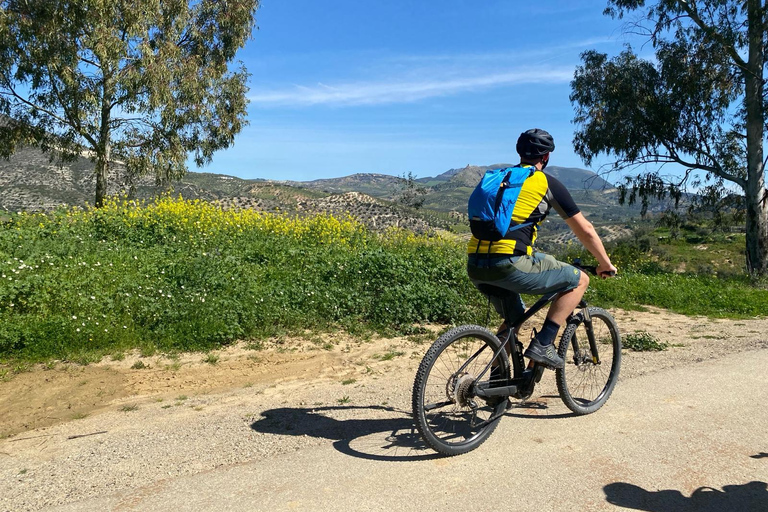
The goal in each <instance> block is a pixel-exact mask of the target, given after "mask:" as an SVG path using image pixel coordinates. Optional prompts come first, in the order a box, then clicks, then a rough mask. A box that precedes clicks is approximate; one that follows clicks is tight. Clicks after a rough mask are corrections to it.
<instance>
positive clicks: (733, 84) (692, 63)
mask: <svg viewBox="0 0 768 512" xmlns="http://www.w3.org/2000/svg"><path fill="white" fill-rule="evenodd" d="M605 13H606V14H608V15H611V16H613V17H614V18H622V19H624V20H626V21H627V23H628V26H629V27H630V28H631V29H632V30H635V31H639V32H644V33H645V34H646V35H647V37H648V41H649V42H650V48H651V49H652V50H653V54H654V55H653V57H652V58H650V59H648V58H646V59H644V58H641V57H640V56H638V55H637V54H636V53H635V52H634V51H633V50H632V48H629V47H628V48H627V49H625V51H623V52H622V53H621V54H620V55H618V56H616V57H613V58H611V59H609V58H608V56H607V55H606V54H602V53H598V52H596V51H588V52H585V53H584V54H583V55H582V65H581V66H579V67H578V68H577V70H576V74H575V77H574V80H573V82H572V84H571V87H572V92H571V101H572V103H573V104H574V107H575V117H574V122H575V124H576V125H577V131H576V135H575V138H574V145H575V148H576V151H577V152H578V153H579V155H580V156H581V157H582V159H583V160H584V161H585V162H586V163H587V164H590V163H591V162H592V161H593V159H594V158H595V157H596V156H598V155H600V154H603V155H606V156H608V157H609V158H610V159H611V160H613V164H612V165H611V166H610V167H611V168H612V169H627V168H629V167H633V166H642V165H643V164H653V166H652V168H651V169H652V170H650V171H649V170H647V169H648V168H649V167H646V168H645V169H646V170H644V171H641V172H639V173H638V174H637V175H635V176H632V177H629V178H628V179H627V183H626V185H625V188H624V190H623V192H625V193H626V192H629V193H630V197H632V198H634V197H636V195H639V196H640V197H642V199H643V200H644V201H647V199H648V197H651V196H659V197H661V196H663V195H665V194H672V195H673V196H674V197H676V198H678V199H679V198H680V194H681V191H682V190H684V189H685V187H686V185H693V186H694V187H696V188H699V189H701V190H706V191H708V192H722V191H724V190H728V188H729V187H727V186H726V185H727V184H728V183H730V184H731V186H730V188H735V189H736V190H739V191H740V193H743V195H744V204H745V206H746V215H745V221H746V255H747V258H746V260H747V268H748V270H749V271H750V272H754V273H760V274H765V273H768V191H767V190H766V188H765V173H766V170H765V169H766V160H765V150H764V146H765V142H766V133H767V132H766V130H767V129H768V127H767V126H766V111H767V110H768V97H766V94H767V92H768V91H767V90H766V86H765V81H766V40H767V39H768V1H761V0H741V1H735V0H658V1H655V2H645V1H643V0H609V2H608V7H607V8H606V10H605ZM667 163H673V164H678V165H680V166H682V168H683V169H684V172H683V173H682V175H678V176H676V177H675V176H674V175H673V176H664V175H662V173H661V167H663V165H664V164H667ZM646 204H647V203H646Z"/></svg>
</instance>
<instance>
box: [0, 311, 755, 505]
mask: <svg viewBox="0 0 768 512" xmlns="http://www.w3.org/2000/svg"><path fill="white" fill-rule="evenodd" d="M617 317H618V319H619V323H620V325H621V326H622V328H623V329H624V331H625V332H627V331H630V332H631V331H632V330H634V329H635V326H638V327H637V328H642V329H643V330H647V331H649V332H652V333H654V334H655V335H657V336H658V337H660V338H661V339H662V340H664V341H668V342H673V343H675V344H676V345H678V346H676V347H673V348H670V349H669V350H667V351H665V352H659V353H634V352H628V353H626V354H625V357H624V361H623V363H624V366H623V369H622V379H621V381H620V383H619V386H618V387H617V389H616V391H615V392H614V395H613V396H612V397H611V399H610V401H609V402H608V404H607V405H606V406H605V407H604V408H603V409H602V410H600V411H599V412H598V413H596V414H593V415H590V416H586V417H571V416H570V415H569V414H568V411H567V409H565V407H564V406H563V405H562V404H561V403H560V401H559V399H558V398H556V397H555V395H556V393H555V389H554V378H553V374H552V373H548V374H547V375H546V377H545V379H544V380H543V381H542V386H540V387H539V388H537V394H536V396H534V397H533V399H532V400H531V401H530V402H529V403H527V404H526V405H525V406H524V407H520V408H515V409H512V410H510V411H509V413H508V414H507V417H506V418H504V419H503V420H502V422H501V425H500V426H499V428H498V429H497V431H496V432H495V433H494V434H493V436H491V438H490V439H489V440H488V441H487V442H486V443H485V444H484V445H483V446H482V447H480V448H479V449H478V450H476V451H475V452H472V453H470V454H468V455H465V456H461V457H456V458H449V459H447V458H438V457H436V456H435V455H434V454H433V453H431V452H430V451H429V450H427V449H425V448H424V447H423V445H422V444H421V442H420V440H419V439H418V437H417V436H416V435H415V434H414V432H413V429H412V423H411V420H410V417H409V408H410V404H409V402H410V386H411V383H412V378H413V373H414V370H415V368H416V366H417V365H418V360H419V358H420V356H421V354H423V352H424V350H425V349H426V346H427V344H426V342H424V341H423V340H416V339H411V340H408V339H398V340H373V341H370V342H360V343H355V342H352V341H351V340H344V341H339V342H337V343H336V345H334V347H333V348H332V349H331V350H324V349H322V348H321V349H317V350H311V348H312V347H313V346H323V345H322V344H321V343H317V342H315V343H311V342H310V343H309V344H308V345H307V346H304V347H303V348H302V349H301V350H297V351H295V352H291V351H285V349H284V348H283V350H282V351H281V350H280V348H279V347H278V348H275V347H273V348H271V349H268V350H263V351H261V352H258V353H257V355H258V357H259V358H260V360H256V359H255V358H251V359H248V356H249V355H250V356H252V355H253V353H238V352H237V351H233V352H231V353H222V354H221V360H220V361H219V362H218V363H217V364H216V365H210V364H205V363H201V362H200V356H199V355H198V356H197V358H196V362H194V363H193V362H189V363H184V364H181V366H180V367H179V368H177V369H175V370H174V369H170V370H167V369H165V368H164V367H163V366H161V364H162V361H161V360H160V359H159V358H158V359H156V360H152V361H150V362H149V363H148V364H149V366H153V368H154V370H155V372H156V373H154V374H153V373H150V372H151V371H152V368H150V369H149V370H147V369H144V370H130V365H131V361H130V360H126V361H124V362H121V363H119V364H117V366H115V365H111V364H110V363H105V364H104V365H101V366H99V365H92V366H93V368H92V370H88V368H91V367H85V368H86V369H85V370H84V371H81V370H77V371H80V372H81V374H80V375H79V376H78V377H77V378H76V379H74V380H73V382H71V383H70V385H69V389H70V390H74V391H73V394H74V395H77V393H78V391H77V389H78V388H83V387H86V388H87V387H88V386H89V384H88V383H89V382H90V381H89V379H90V375H91V374H90V373H89V372H90V371H93V372H94V373H93V375H96V374H97V373H98V374H99V375H101V376H103V375H107V374H109V375H111V374H112V373H115V374H117V375H121V376H122V377H121V378H122V379H124V381H126V382H136V381H134V380H131V379H135V378H136V377H135V375H137V374H138V375H143V377H141V379H143V380H142V381H141V382H142V384H141V385H142V386H145V387H143V388H141V390H142V392H141V393H139V394H132V393H130V392H128V391H125V389H124V388H121V387H120V386H118V385H116V384H114V383H113V385H114V389H118V390H122V391H118V392H116V394H117V395H118V397H117V398H114V399H111V401H110V400H107V399H106V398H105V400H104V401H103V403H101V402H98V400H96V402H95V403H96V404H97V405H96V406H94V408H93V409H91V410H90V412H87V413H84V414H85V415H84V416H83V417H82V418H80V419H75V420H71V421H66V422H64V423H58V424H50V425H49V426H46V427H42V428H37V429H33V430H23V431H20V430H19V427H18V426H16V427H14V428H15V429H16V434H15V435H12V436H10V437H7V438H6V439H4V440H2V441H0V461H2V465H0V510H13V511H16V510H39V509H50V510H171V509H172V510H211V509H216V510H230V509H231V510H235V509H238V510H239V509H243V508H247V509H251V510H385V509H395V510H445V509H448V508H449V507H450V508H454V507H458V508H460V509H466V508H470V507H472V508H477V509H482V510H488V509H491V508H499V507H500V506H503V507H504V508H507V509H511V510H619V509H621V508H622V507H623V508H626V509H638V510H705V511H707V510H724V509H732V510H768V491H766V482H768V436H767V435H766V432H765V425H766V423H768V409H767V408H766V407H765V403H766V399H768V379H766V374H765V368H766V363H768V350H765V348H767V347H768V342H766V340H767V339H768V321H766V320H750V321H740V322H725V321H709V320H704V319H689V318H685V317H680V316H677V315H671V314H668V313H665V312H661V311H654V312H647V313H636V312H633V313H622V312H617ZM420 341H421V343H420ZM190 357H191V356H190ZM128 359H130V358H128ZM270 361H271V362H272V363H274V364H270ZM250 363H253V364H254V365H255V366H253V367H252V368H249V367H248V364H250ZM120 365H123V366H125V367H126V368H123V367H122V366H120ZM249 370H250V373H249ZM67 371H69V372H70V373H71V372H72V370H66V369H63V368H61V369H59V370H47V372H48V377H44V376H45V375H46V371H45V370H36V371H35V372H31V373H30V374H21V375H18V376H16V377H14V378H13V379H11V380H10V381H9V382H4V383H2V384H0V386H2V387H0V397H2V396H3V394H5V396H9V395H13V393H14V390H16V391H17V392H19V393H21V392H24V390H25V389H26V388H25V386H32V385H33V383H34V382H35V380H34V379H35V377H34V375H39V376H43V377H39V378H48V379H52V377H51V375H53V374H51V373H50V372H67ZM99 372H100V373H99ZM105 372H106V373H105ZM140 372H145V373H143V374H142V373H140ZM195 372H197V373H195ZM220 372H223V373H228V374H230V375H234V374H236V375H239V376H240V377H242V378H250V380H249V381H247V382H246V381H243V382H244V383H240V381H238V380H237V379H239V378H240V377H238V378H237V379H234V381H233V382H230V383H229V384H228V385H229V386H230V388H229V389H228V390H227V391H216V386H218V385H224V386H226V385H227V384H226V383H224V382H222V381H223V380H226V379H225V378H224V377H221V376H218V377H216V375H219V373H220ZM25 375H26V377H24V376H25ZM171 375H175V377H172V376H171ZM193 375H196V376H197V377H196V378H198V379H199V380H198V381H195V378H194V377H193ZM77 379H82V380H77ZM153 379H155V380H153ZM83 381H85V382H86V383H85V384H81V382H83ZM42 382H44V380H43V381H42ZM151 382H155V383H156V384H151ZM163 383H165V384H163ZM168 383H170V384H168ZM60 384H61V383H60ZM233 384H235V385H238V384H239V385H238V386H237V388H236V389H234V386H233ZM102 385H103V386H107V385H108V379H105V380H104V383H103V384H102ZM194 385H197V386H198V388H200V389H201V390H202V389H203V388H205V389H206V391H207V392H198V393H194V392H191V391H189V390H190V389H194V387H193V386H194ZM133 386H138V384H133ZM60 387H61V388H62V389H66V388H67V386H64V385H63V384H62V385H61V386H60ZM43 388H44V385H42V384H39V383H38V388H37V389H38V392H39V393H38V394H43V395H45V394H46V393H44V392H42V391H41V389H43ZM94 389H98V388H94ZM185 390H186V391H185ZM182 392H184V393H185V394H180V393H182ZM56 393H59V394H55V396H56V397H58V399H59V401H61V398H62V397H65V396H66V394H62V393H64V392H61V391H57V392H56ZM28 395H29V396H30V397H32V396H34V395H35V393H33V392H31V391H29V392H28ZM30 400H32V399H31V398H30ZM49 400H50V397H49ZM94 400H95V399H93V398H91V399H90V401H89V403H91V402H94ZM2 403H3V404H5V401H3V402H2ZM30 404H32V402H30ZM3 406H4V407H5V405H3ZM47 407H53V406H50V405H49V406H47ZM34 410H37V409H35V408H34V407H33V408H28V409H27V411H26V414H27V415H28V416H29V417H33V416H34ZM61 410H62V409H61V408H60V409H58V410H57V409H55V408H52V409H51V410H50V411H49V413H50V414H49V415H51V414H52V415H57V414H61ZM64 410H67V409H64ZM69 410H71V409H69ZM56 411H58V412H56ZM3 412H4V414H3V416H0V417H2V418H3V420H2V423H1V424H0V426H2V427H3V428H5V429H10V425H11V424H12V423H13V422H14V421H15V423H13V425H17V424H18V419H16V420H11V419H10V418H9V416H7V415H6V414H8V413H7V412H5V411H3ZM10 413H11V414H13V415H14V417H15V416H16V415H20V414H21V415H23V414H25V411H24V409H22V408H17V409H14V410H12V411H10ZM35 421H37V420H35Z"/></svg>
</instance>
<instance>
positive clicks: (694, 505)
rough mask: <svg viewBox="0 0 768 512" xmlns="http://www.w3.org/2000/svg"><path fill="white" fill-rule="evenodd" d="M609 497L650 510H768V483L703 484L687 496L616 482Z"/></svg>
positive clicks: (608, 488)
mask: <svg viewBox="0 0 768 512" xmlns="http://www.w3.org/2000/svg"><path fill="white" fill-rule="evenodd" d="M603 490H604V491H605V499H606V501H607V502H608V503H611V504H612V505H617V506H620V507H624V508H630V509H634V510H645V511H647V512H671V511H674V512H723V511H725V510H733V511H739V512H753V511H754V512H757V511H766V510H768V484H766V483H765V482H758V481H754V482H749V483H746V484H742V485H726V486H723V488H722V489H714V488H712V487H699V488H698V489H696V490H695V491H693V493H692V494H691V495H690V496H689V497H686V496H685V495H683V493H681V492H680V491H677V490H673V489H665V490H662V491H647V490H645V489H643V488H642V487H638V486H637V485H633V484H628V483H625V482H616V483H612V484H608V485H606V486H605V487H604V488H603Z"/></svg>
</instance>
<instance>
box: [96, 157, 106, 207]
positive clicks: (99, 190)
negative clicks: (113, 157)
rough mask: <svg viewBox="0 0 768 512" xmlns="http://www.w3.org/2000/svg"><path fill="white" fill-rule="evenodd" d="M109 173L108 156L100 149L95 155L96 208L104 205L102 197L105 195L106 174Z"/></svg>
mask: <svg viewBox="0 0 768 512" xmlns="http://www.w3.org/2000/svg"><path fill="white" fill-rule="evenodd" d="M108 173H109V157H108V156H107V155H105V154H104V153H103V152H102V150H100V151H99V154H98V155H97V157H96V200H95V201H94V205H95V206H96V208H101V207H102V206H104V197H105V196H106V195H107V174H108Z"/></svg>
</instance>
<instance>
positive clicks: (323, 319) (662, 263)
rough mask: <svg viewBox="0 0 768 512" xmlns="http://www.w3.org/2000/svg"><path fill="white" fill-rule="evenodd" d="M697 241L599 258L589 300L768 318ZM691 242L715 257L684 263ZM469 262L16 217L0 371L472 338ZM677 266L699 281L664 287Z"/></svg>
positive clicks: (0, 280)
mask: <svg viewBox="0 0 768 512" xmlns="http://www.w3.org/2000/svg"><path fill="white" fill-rule="evenodd" d="M699 230H700V228H699V227H691V228H688V227H683V228H682V236H681V237H680V239H679V240H677V241H674V243H671V242H670V243H666V242H665V243H662V242H654V243H655V245H654V246H653V247H651V249H650V250H648V249H647V248H645V246H644V245H643V243H641V242H642V240H646V239H647V240H656V238H657V235H658V231H649V230H645V231H641V232H638V234H637V237H635V238H632V239H630V240H628V241H627V242H624V243H621V244H618V245H614V246H609V252H610V254H611V257H612V259H613V261H614V262H616V264H617V266H618V267H619V271H620V274H619V277H618V278H616V279H610V280H600V279H597V278H593V279H592V281H591V283H592V284H591V287H590V290H589V291H588V296H587V298H588V300H589V301H590V302H592V303H594V304H597V305H600V306H604V307H622V308H628V309H632V308H637V307H640V306H641V305H644V304H651V305H654V306H658V307H662V308H668V309H671V310H673V311H677V312H681V313H685V314H697V315H714V316H724V317H738V316H755V315H764V314H765V312H766V311H768V290H766V289H765V286H763V287H760V286H756V287H753V286H752V282H751V281H750V280H749V278H747V277H743V276H739V275H737V273H736V272H734V273H733V274H728V273H726V272H724V271H723V270H722V269H721V268H718V269H715V270H714V271H712V272H709V273H708V274H707V275H703V274H702V269H703V268H704V266H705V265H707V264H709V263H708V262H709V260H711V259H712V257H713V254H715V253H714V251H720V250H722V251H730V252H727V253H724V254H734V251H735V249H734V247H736V246H738V245H739V243H740V241H741V240H742V239H741V238H739V237H740V236H743V235H737V236H735V238H733V239H732V240H728V237H729V236H731V235H725V234H722V233H712V234H707V235H706V236H707V237H708V238H701V237H702V236H703V235H700V234H699ZM688 237H699V238H697V241H699V242H701V241H703V243H706V244H707V245H708V247H711V248H712V249H711V250H707V251H704V250H701V251H699V250H694V249H691V247H690V245H687V246H686V245H684V244H685V242H686V239H687V238H688ZM718 240H720V242H718ZM718 244H719V245H718ZM465 250H466V249H465V245H464V243H462V242H457V241H454V240H450V239H444V238H439V237H428V236H417V235H414V234H413V233H409V232H406V231H401V230H390V231H388V232H386V233H383V234H381V233H374V232H372V231H370V230H368V229H367V228H365V227H363V226H362V225H360V224H358V223H356V222H353V221H349V220H338V219H335V218H333V217H329V216H318V217H310V218H304V219H294V218H288V217H283V216H278V215H268V214H260V213H257V212H253V211H243V212H232V211H223V210H221V209H218V208H215V207H213V206H211V205H209V204H207V203H202V202H189V201H177V200H171V199H162V200H158V201H157V202H155V203H151V204H147V205H144V206H141V205H134V204H131V203H125V202H114V203H113V202H107V204H106V205H105V206H104V208H101V209H99V210H86V211H81V210H69V211H64V210H62V211H57V212H54V213H52V214H48V215H42V214H39V215H38V214H36V215H27V214H22V215H16V216H14V217H13V218H12V220H10V221H9V222H6V223H4V224H2V225H0V360H5V361H10V362H13V361H32V362H34V361H46V360H49V359H51V358H57V359H64V360H70V361H81V362H84V363H85V362H88V361H93V360H97V359H98V358H99V357H100V356H104V355H112V356H113V358H115V359H118V358H120V357H122V354H124V353H125V352H127V351H129V350H132V349H139V350H140V351H141V352H142V353H144V354H150V353H154V352H155V351H159V352H161V353H176V352H179V351H200V352H203V353H207V352H210V351H213V350H216V349H218V348H220V347H221V346H223V345H226V344H228V343H232V342H233V341H236V340H239V339H245V340H251V341H252V345H251V347H252V348H253V349H256V350H258V349H260V348H263V346H264V343H263V341H264V340H266V339H268V338H274V337H284V336H285V335H287V334H302V333H304V332H305V330H306V329H311V330H312V331H315V332H322V331H336V330H338V329H340V328H341V329H345V330H346V331H347V332H349V333H351V334H353V335H354V336H358V337H365V336H367V335H369V334H370V333H371V332H373V331H378V332H381V333H384V334H394V333H398V334H402V335H414V334H416V335H423V334H424V330H423V329H420V328H419V327H418V326H419V325H421V324H425V323H435V324H447V325H451V324H458V323H481V324H482V323H484V322H485V318H486V312H487V310H488V309H487V308H488V306H487V301H486V300H485V299H484V298H483V297H482V296H481V295H480V293H479V292H477V291H476V290H475V288H474V287H473V286H472V284H471V283H470V282H469V279H468V278H467V276H466V254H465ZM665 251H666V252H665ZM686 251H687V252H688V253H690V254H689V255H688V256H687V258H688V261H689V262H691V263H689V265H692V266H693V265H695V268H690V269H689V270H690V272H691V273H676V272H674V271H673V270H675V267H677V266H679V264H680V263H679V261H680V260H682V259H684V258H686V254H687V253H686ZM665 254H666V256H665ZM574 256H581V257H582V258H583V259H584V263H588V258H587V257H586V255H584V254H583V250H582V249H581V248H580V246H578V245H575V244H572V245H570V246H568V247H567V248H566V252H565V253H564V254H561V255H559V257H560V259H563V260H565V261H569V260H570V259H571V258H572V257H574ZM718 257H720V258H722V257H724V256H723V255H719V253H718ZM695 258H701V260H697V259H695ZM496 321H497V320H496V319H495V315H493V316H492V320H491V323H495V322H496ZM427 337H429V336H427ZM286 349H290V347H286ZM400 355H402V354H400V353H397V352H392V351H390V352H386V353H384V354H382V355H380V356H378V357H379V358H381V359H385V360H386V359H391V358H394V357H398V356H400ZM142 364H143V363H142Z"/></svg>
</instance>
